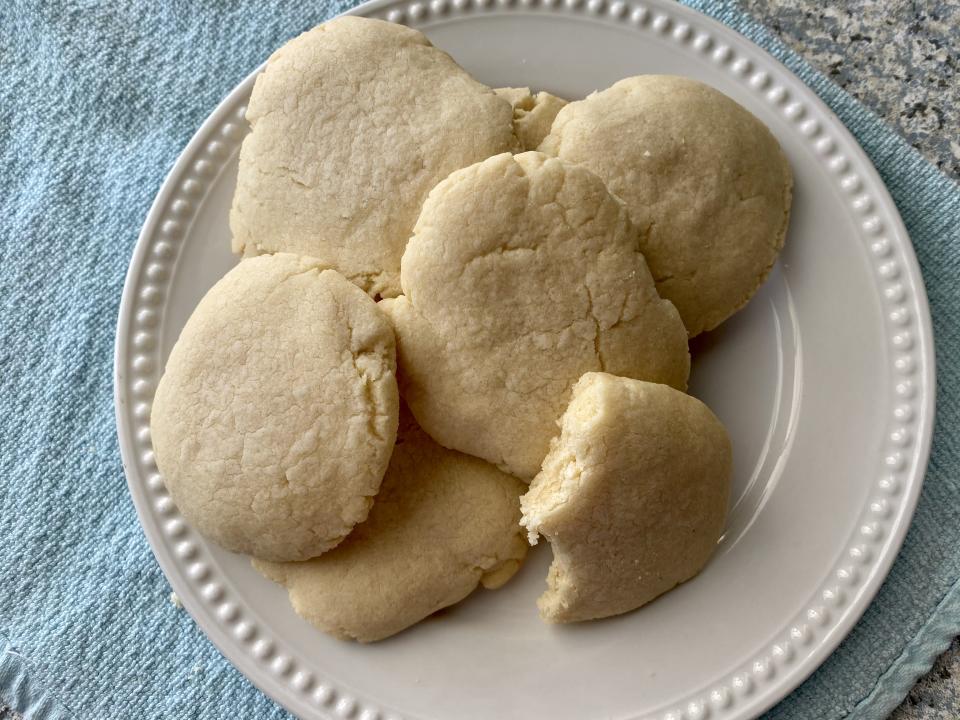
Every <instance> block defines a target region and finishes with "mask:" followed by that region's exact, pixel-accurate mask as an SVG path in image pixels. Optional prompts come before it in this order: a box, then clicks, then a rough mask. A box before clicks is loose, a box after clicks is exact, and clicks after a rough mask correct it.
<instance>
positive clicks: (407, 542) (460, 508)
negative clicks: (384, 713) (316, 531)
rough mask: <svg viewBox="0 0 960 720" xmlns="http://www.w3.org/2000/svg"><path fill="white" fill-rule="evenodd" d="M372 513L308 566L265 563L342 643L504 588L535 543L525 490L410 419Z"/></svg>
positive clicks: (382, 633) (370, 637)
mask: <svg viewBox="0 0 960 720" xmlns="http://www.w3.org/2000/svg"><path fill="white" fill-rule="evenodd" d="M402 425H403V427H401V430H400V433H399V435H398V438H397V445H396V448H395V449H394V451H393V457H392V458H391V459H390V467H389V469H388V470H387V474H386V477H385V478H384V480H383V485H382V487H381V490H380V494H379V495H377V499H376V502H375V503H374V506H373V509H372V510H371V511H370V517H369V518H367V521H366V522H364V523H362V524H361V525H358V526H357V527H356V528H355V529H354V531H353V532H352V533H351V534H350V536H349V537H348V538H347V539H346V540H344V541H343V543H341V544H340V545H339V546H338V547H337V548H335V549H334V550H331V551H330V552H328V553H326V554H324V555H323V556H321V557H319V558H316V559H314V560H309V561H307V562H303V563H269V562H262V561H255V562H254V566H255V567H256V568H257V569H258V570H260V572H262V573H263V574H264V575H266V576H267V577H268V578H270V579H271V580H274V581H275V582H278V583H280V584H282V585H285V586H286V587H287V589H288V591H289V593H290V600H291V602H292V603H293V607H294V609H295V610H296V612H297V613H298V614H300V615H301V616H303V617H304V618H305V619H306V620H308V621H309V622H310V623H312V624H313V625H315V626H316V627H318V628H319V629H320V630H322V631H324V632H326V633H329V634H331V635H334V636H336V637H339V638H342V639H351V640H359V641H361V642H373V641H375V640H381V639H383V638H385V637H388V636H390V635H393V634H395V633H398V632H400V631H401V630H403V629H405V628H407V627H410V626H411V625H413V624H415V623H417V622H419V621H420V620H423V619H424V618H425V617H427V616H428V615H430V614H432V613H434V612H436V611H437V610H439V609H441V608H444V607H447V606H448V605H452V604H454V603H456V602H459V601H460V600H462V599H463V598H465V597H466V596H467V595H469V594H470V593H471V592H473V590H474V589H475V588H476V587H477V585H478V584H480V585H483V586H484V587H487V588H497V587H500V586H501V585H503V584H504V583H505V582H506V581H507V580H509V579H510V577H512V576H513V574H514V573H515V572H516V571H517V569H518V568H519V567H520V563H521V562H522V561H523V558H524V556H525V555H526V552H527V543H526V540H524V537H523V529H522V528H521V527H520V525H519V524H518V521H519V519H520V503H519V496H520V493H521V492H522V491H523V489H525V486H524V485H522V484H521V483H520V482H518V481H517V480H516V479H515V478H512V477H510V476H509V475H506V474H504V473H502V472H500V471H499V470H497V469H496V468H495V467H493V466H491V465H489V464H487V463H485V462H483V461H482V460H478V459H477V458H472V457H469V456H467V455H464V454H462V453H458V452H454V451H452V450H446V449H444V448H442V447H440V446H439V445H437V444H436V443H435V442H433V441H432V440H431V439H430V438H429V437H427V435H426V433H424V432H423V431H422V430H420V429H419V428H418V427H417V426H416V424H415V423H413V422H402Z"/></svg>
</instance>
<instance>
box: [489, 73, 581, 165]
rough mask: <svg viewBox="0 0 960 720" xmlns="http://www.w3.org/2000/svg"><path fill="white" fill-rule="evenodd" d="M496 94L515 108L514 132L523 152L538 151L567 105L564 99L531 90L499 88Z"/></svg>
mask: <svg viewBox="0 0 960 720" xmlns="http://www.w3.org/2000/svg"><path fill="white" fill-rule="evenodd" d="M494 92H495V93H496V94H497V95H499V96H500V97H502V98H503V99H504V100H506V101H508V102H509V103H510V105H512V106H513V131H514V133H516V135H517V139H518V140H519V141H520V147H521V149H522V150H536V149H537V146H538V145H540V143H541V142H543V139H544V138H545V137H546V136H547V135H548V134H549V132H550V126H551V125H553V119H554V118H555V117H556V116H557V113H558V112H560V109H561V108H562V107H563V106H564V105H566V104H567V101H566V100H564V99H563V98H559V97H557V96H556V95H551V94H550V93H548V92H544V91H540V92H538V93H537V94H536V95H534V94H532V93H531V92H530V88H497V89H496V90H494Z"/></svg>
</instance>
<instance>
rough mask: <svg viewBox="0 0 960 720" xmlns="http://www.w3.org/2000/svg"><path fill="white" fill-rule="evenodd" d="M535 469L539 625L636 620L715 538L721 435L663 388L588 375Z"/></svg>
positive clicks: (528, 522)
mask: <svg viewBox="0 0 960 720" xmlns="http://www.w3.org/2000/svg"><path fill="white" fill-rule="evenodd" d="M560 427H561V433H560V436H559V437H557V438H554V440H553V441H552V443H551V447H550V453H549V454H548V455H547V457H546V459H545V460H544V461H543V469H542V470H541V472H540V473H539V474H538V475H537V477H536V478H534V480H533V482H532V483H531V485H530V489H529V491H528V492H527V493H526V494H525V495H524V496H523V497H522V498H521V499H520V506H521V508H522V510H523V519H522V520H521V523H522V524H523V525H524V526H525V527H526V528H527V529H528V530H529V532H530V539H531V542H533V543H536V542H537V535H538V534H542V535H544V536H545V537H546V538H547V539H548V540H549V541H550V546H551V548H552V549H553V555H554V560H553V564H552V565H551V566H550V570H549V573H548V576H547V586H548V589H547V591H546V592H545V593H544V594H543V595H542V596H541V597H540V599H539V600H538V601H537V605H538V606H539V608H540V616H541V617H542V618H543V619H544V620H546V621H547V622H556V623H566V622H576V621H580V620H592V619H595V618H602V617H608V616H611V615H618V614H620V613H624V612H628V611H630V610H634V609H635V608H638V607H640V606H641V605H644V604H646V603H648V602H650V601H651V600H653V599H654V598H656V597H657V596H659V595H661V594H663V593H665V592H667V591H668V590H670V589H671V588H673V587H674V586H676V585H678V584H679V583H682V582H684V581H686V580H689V579H690V578H691V577H693V576H694V575H696V574H697V573H698V572H700V570H701V569H702V568H703V566H704V565H705V564H706V562H707V560H708V559H709V558H710V555H711V554H712V553H713V550H714V548H715V547H716V544H717V540H718V539H719V538H720V534H721V532H722V531H723V526H724V522H725V518H726V514H727V503H728V499H729V495H730V476H731V464H732V456H731V448H730V440H729V438H728V437H727V431H726V430H725V429H724V427H723V425H722V424H721V423H720V421H719V420H718V419H717V418H716V416H715V415H714V414H713V413H712V412H710V409H709V408H707V406H706V405H704V404H703V403H702V402H700V401H699V400H697V399H696V398H694V397H691V396H689V395H687V394H685V393H682V392H679V391H677V390H674V389H673V388H670V387H667V386H666V385H658V384H655V383H648V382H642V381H639V380H630V379H628V378H621V377H614V376H612V375H609V374H607V373H588V374H586V375H584V376H583V378H582V379H581V380H580V381H579V382H578V383H577V385H576V387H575V388H574V390H573V398H572V400H571V401H570V405H569V407H568V408H567V410H566V412H565V413H564V414H563V418H562V420H561V424H560Z"/></svg>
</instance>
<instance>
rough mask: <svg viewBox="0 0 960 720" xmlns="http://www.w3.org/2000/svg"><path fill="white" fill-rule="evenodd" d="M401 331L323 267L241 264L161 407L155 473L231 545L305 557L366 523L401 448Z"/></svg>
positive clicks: (178, 357)
mask: <svg viewBox="0 0 960 720" xmlns="http://www.w3.org/2000/svg"><path fill="white" fill-rule="evenodd" d="M395 366H396V360H395V350H394V339H393V332H392V329H391V327H390V323H389V322H388V320H387V318H386V317H384V315H383V314H382V313H381V312H380V310H379V309H378V308H377V306H376V304H375V303H374V302H373V300H371V299H370V298H369V297H368V296H367V295H365V294H364V293H363V291H361V290H360V289H359V288H357V287H356V286H355V285H353V284H351V283H350V282H348V281H347V280H346V279H345V278H344V277H343V276H341V275H340V274H339V273H337V272H335V271H333V270H324V269H323V268H322V266H321V265H320V264H319V263H318V262H317V261H314V260H307V259H304V258H300V257H297V256H294V255H289V254H277V255H267V256H263V257H258V258H250V259H247V260H243V261H241V262H240V264H239V265H237V266H236V267H235V268H233V269H232V270H231V271H230V272H228V273H227V274H226V275H225V276H224V277H223V278H222V279H221V280H220V281H219V282H218V283H217V284H216V285H214V286H213V287H212V288H211V289H210V291H209V292H208V293H207V294H206V295H205V296H204V298H203V299H202V300H201V301H200V303H199V304H198V305H197V307H196V309H195V310H194V311H193V315H191V316H190V319H189V320H188V321H187V324H186V325H185V326H184V328H183V332H181V333H180V338H179V340H177V343H176V345H175V346H174V348H173V351H172V352H171V353H170V358H169V359H168V360H167V366H166V370H165V372H164V374H163V377H162V378H161V380H160V384H159V386H158V387H157V392H156V396H155V398H154V401H153V410H152V413H151V419H150V426H151V436H152V438H153V448H154V452H155V454H156V460H157V466H158V468H159V469H160V472H161V474H162V475H163V479H164V482H165V483H166V485H167V488H168V489H169V490H170V494H171V496H172V497H173V500H174V502H176V504H177V507H178V508H179V509H180V512H181V513H183V515H184V517H186V519H187V520H188V521H189V522H190V523H191V524H192V525H193V526H194V527H195V528H196V529H197V530H198V531H200V532H201V533H202V534H203V535H205V536H207V537H208V538H210V539H211V540H213V541H214V542H216V543H218V544H220V545H222V546H223V547H225V548H227V549H228V550H233V551H235V552H243V553H249V554H251V555H255V556H257V557H261V558H265V559H269V560H306V559H307V558H311V557H314V556H316V555H319V554H320V553H322V552H324V551H326V550H329V549H330V548H332V547H333V546H335V545H336V544H337V543H339V542H340V541H341V540H342V539H343V538H344V537H345V536H346V535H347V533H349V532H350V530H351V529H352V528H353V526H354V525H355V524H356V523H358V522H360V521H362V520H363V519H364V518H366V516H367V512H368V510H369V508H370V505H371V503H372V502H373V500H372V498H373V496H374V495H376V493H377V489H378V488H379V487H380V481H381V479H382V478H383V473H384V471H385V470H386V467H387V463H388V462H389V459H390V452H391V450H392V449H393V441H394V438H395V436H396V430H397V413H398V404H399V399H398V396H397V383H396V377H395Z"/></svg>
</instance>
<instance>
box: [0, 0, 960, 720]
mask: <svg viewBox="0 0 960 720" xmlns="http://www.w3.org/2000/svg"><path fill="white" fill-rule="evenodd" d="M691 4H692V5H694V6H695V7H697V8H698V9H700V10H702V11H704V12H706V13H708V14H711V15H713V16H714V17H717V18H718V19H720V20H721V21H722V22H724V23H726V24H728V25H730V26H731V27H733V28H735V29H737V30H739V31H740V32H742V33H744V34H746V35H748V36H749V37H751V38H752V39H753V40H755V41H757V42H758V43H759V44H760V45H762V46H763V47H765V48H766V49H768V50H769V51H771V52H772V53H773V54H774V55H775V56H777V57H778V58H779V59H780V60H782V61H783V62H785V63H786V64H787V65H788V66H789V67H790V68H791V70H793V71H794V72H795V73H797V74H798V75H799V76H800V77H801V78H802V79H803V80H804V81H805V82H806V83H807V84H809V85H810V86H811V87H812V88H813V89H814V90H815V91H816V92H817V93H818V94H819V95H820V96H821V97H822V98H823V99H824V100H825V101H826V102H827V103H828V104H829V105H830V106H831V107H832V108H833V110H834V111H835V112H836V113H837V114H838V115H839V116H840V118H841V119H842V120H843V122H844V123H845V124H846V125H847V126H848V127H849V128H850V129H851V130H852V131H853V132H854V134H855V135H856V136H857V138H858V139H859V141H860V143H861V144H862V145H863V147H864V148H865V149H866V151H867V152H868V154H869V155H870V156H871V157H872V158H873V161H874V163H875V164H876V166H877V167H878V169H879V170H880V172H881V174H882V175H883V178H884V180H885V182H886V183H887V185H888V187H889V188H890V190H891V192H892V193H893V196H894V198H895V200H896V202H897V204H898V206H899V208H900V211H901V213H902V215H903V218H904V220H905V222H906V224H907V226H908V228H909V230H910V233H911V236H912V238H913V241H914V244H915V246H916V249H917V254H918V256H919V258H920V262H921V265H922V268H923V272H924V277H925V280H926V283H927V288H928V291H929V295H930V301H931V305H932V308H933V316H934V325H935V331H936V337H937V342H938V348H937V353H938V354H937V359H938V372H939V395H938V420H937V426H936V437H935V440H934V446H933V458H932V460H931V464H930V469H929V472H928V477H927V480H926V484H925V486H924V491H923V495H922V497H921V500H920V505H919V508H918V510H917V515H916V519H915V521H914V524H913V527H912V529H911V531H910V534H909V536H908V538H907V541H906V544H905V546H904V549H903V551H902V553H901V555H900V558H899V560H898V561H897V563H896V564H895V566H894V568H893V571H892V572H891V574H890V577H889V579H888V580H887V582H886V584H885V585H884V587H883V589H882V590H881V592H880V594H879V596H878V597H877V599H876V601H875V602H874V603H873V605H872V606H871V607H870V609H869V610H868V612H867V614H866V615H865V616H864V618H863V620H862V621H861V622H860V623H859V625H857V627H856V628H855V630H854V631H853V632H852V633H851V635H850V636H849V638H848V639H847V640H846V641H845V642H844V643H843V645H842V646H841V647H840V648H839V649H838V650H837V652H836V653H834V655H833V656H832V657H831V658H830V659H829V660H828V661H827V663H825V664H824V665H823V667H822V668H821V669H820V670H818V671H817V672H816V673H815V674H814V675H813V676H812V677H811V678H810V679H809V680H808V681H807V682H806V683H804V684H803V685H802V686H801V687H800V688H799V689H798V690H797V691H796V692H795V693H794V694H793V695H791V696H790V697H789V698H788V699H787V700H785V701H784V702H783V703H781V704H780V705H779V706H777V707H776V708H775V709H774V710H773V711H771V713H770V717H771V718H777V719H778V720H779V719H781V718H782V719H784V720H792V719H793V718H804V719H806V718H841V717H848V716H853V717H858V718H880V717H884V716H885V714H886V713H887V712H889V710H890V709H892V707H894V706H895V705H896V703H897V702H899V700H900V699H902V697H903V696H904V695H905V694H906V692H907V691H908V689H909V688H910V686H911V685H912V683H913V681H914V680H915V678H916V677H917V676H918V675H919V674H921V673H922V672H923V671H924V670H926V669H927V668H929V666H930V664H931V662H932V660H933V658H934V657H935V656H936V655H937V654H938V653H939V652H941V651H942V650H943V649H944V648H945V647H946V645H947V642H948V641H949V639H950V637H951V635H953V634H956V633H957V632H958V631H960V619H958V616H960V589H958V584H957V578H958V576H960V483H958V468H960V446H958V443H960V438H958V435H957V433H956V432H951V429H952V428H953V429H955V428H957V427H960V417H958V412H960V402H958V393H960V375H958V362H960V333H958V329H957V326H956V322H955V318H957V317H960V295H958V285H957V282H956V280H957V278H958V277H960V235H958V227H960V222H958V221H960V191H958V188H957V187H956V186H955V185H954V184H952V183H951V182H950V181H949V180H947V179H946V178H944V177H943V176H942V175H940V174H939V173H938V172H937V171H936V170H935V169H934V168H933V167H932V166H930V165H929V164H928V163H926V162H925V161H924V160H923V159H922V158H921V157H920V156H919V155H917V154H916V152H914V151H913V150H912V149H911V148H910V147H909V146H908V145H907V144H906V143H905V142H904V141H903V140H902V139H901V138H900V137H898V136H897V135H896V134H895V133H894V132H893V131H892V130H890V129H889V128H888V127H886V126H885V125H884V124H883V123H882V122H880V121H879V120H878V119H877V118H876V117H875V116H873V115H872V114H870V113H869V112H868V111H866V110H865V109H864V108H863V107H862V106H860V105H859V104H858V103H857V102H855V101H854V100H853V99H852V98H850V97H849V96H848V95H847V94H845V93H844V92H843V91H841V90H840V89H839V88H837V87H836V86H834V85H833V84H831V83H830V82H829V81H828V80H826V79H825V78H824V77H823V76H821V75H820V74H818V73H817V72H816V71H814V70H813V69H811V68H810V67H809V66H807V65H806V64H805V63H804V62H803V61H802V60H800V59H799V58H798V57H797V56H796V55H794V54H793V53H791V52H790V51H789V50H787V49H785V48H784V47H783V46H781V45H779V44H778V43H777V42H776V40H775V39H773V38H772V37H770V36H768V35H767V34H766V33H765V32H764V30H763V28H761V27H759V26H757V25H755V24H754V23H752V22H751V21H750V19H749V17H748V16H746V15H745V14H744V13H743V12H742V11H740V10H738V9H737V8H736V6H734V5H730V4H726V3H720V2H696V1H694V2H691ZM348 6H349V4H348V3H346V2H329V0H318V1H317V2H314V3H290V2H281V1H280V0H276V1H274V2H268V1H266V0H257V1H254V0H238V1H229V0H221V1H219V2H214V1H213V0H211V1H210V2H203V3H193V2H187V1H186V0H182V1H180V2H171V3H155V2H144V1H142V0H123V1H120V2H114V3H109V4H107V3H97V2H91V1H87V0H59V1H56V2H53V1H51V2H26V1H24V2H20V1H19V0H14V2H12V3H11V2H6V3H0V167H2V169H3V172H2V174H0V217H2V218H3V220H2V222H0V303H2V307H3V315H2V320H0V717H8V716H9V717H14V718H16V717H17V716H18V715H19V716H23V717H25V718H43V719H44V720H47V719H52V720H60V719H61V718H117V719H126V718H132V719H137V720H139V719H141V718H171V717H176V718H179V719H183V720H186V719H190V718H196V719H198V720H215V719H220V718H223V719H224V720H226V719H227V718H236V717H250V718H263V719H273V718H288V717H289V715H288V714H287V713H285V712H284V711H283V710H282V709H280V708H279V707H277V706H276V705H275V704H274V703H273V702H272V701H270V700H269V699H267V698H266V697H265V696H264V695H263V694H261V693H260V692H259V691H258V690H256V689H255V688H254V687H253V686H252V685H251V684H250V683H249V682H247V681H246V680H245V679H244V678H243V676H242V675H240V673H239V672H237V671H236V670H234V669H233V667H232V666H231V665H230V664H229V663H228V662H226V661H225V660H224V659H223V658H222V657H221V656H220V654H219V653H218V652H217V651H216V650H215V649H214V647H213V646H212V645H211V644H210V643H209V642H208V641H207V640H206V638H205V637H204V636H203V634H202V633H201V632H200V630H199V629H198V628H197V627H196V625H195V624H194V623H193V621H192V620H191V619H190V618H189V616H187V615H186V613H184V612H183V611H182V610H178V609H177V608H176V607H174V606H173V605H172V604H171V603H170V602H169V593H170V590H169V587H168V585H167V583H166V581H165V579H164V577H163V575H162V573H161V572H160V569H159V567H158V566H157V564H156V562H155V560H154V558H153V555H152V553H151V551H150V548H149V547H148V545H147V543H146V540H145V538H144V536H143V533H142V532H141V530H140V527H139V525H138V523H137V517H136V513H135V512H134V508H133V505H132V503H131V501H130V497H129V495H128V493H127V490H126V485H125V480H124V476H123V468H122V466H121V463H120V457H119V451H118V447H117V440H116V428H115V423H114V415H113V395H112V349H113V334H114V327H115V323H116V317H117V312H118V303H119V298H120V292H121V288H122V283H123V278H124V272H125V269H126V266H127V263H128V262H129V259H130V255H131V252H132V248H133V244H134V242H135V240H136V237H137V234H138V231H139V228H140V226H141V224H142V223H143V220H144V218H145V216H146V213H147V209H148V207H149V205H150V202H151V200H152V199H153V197H154V195H155V194H156V192H157V190H158V188H159V187H160V184H161V182H162V180H163V177H164V175H165V174H166V172H167V171H168V170H169V168H170V167H171V166H172V164H173V162H174V160H175V159H176V157H177V154H178V153H179V152H180V150H181V149H182V148H183V147H184V145H185V144H186V142H187V140H188V139H189V137H190V135H191V134H192V133H193V132H194V131H195V130H196V129H197V128H198V127H199V125H200V124H201V122H202V121H203V119H204V118H205V117H206V116H207V115H208V114H209V113H210V111H211V110H212V109H213V108H214V106H215V105H216V104H217V102H218V101H219V100H220V99H221V98H222V97H223V96H225V95H226V94H227V93H228V92H229V91H230V89H231V88H233V87H234V86H235V85H236V84H237V83H238V82H239V81H240V80H241V79H242V78H243V77H244V76H245V75H246V74H247V73H248V72H249V71H250V70H251V69H252V68H254V67H256V65H257V64H258V63H260V62H262V61H263V60H264V59H265V58H266V57H267V55H269V53H270V52H271V51H272V50H273V49H274V48H276V47H278V46H279V45H280V44H282V43H283V42H284V41H285V40H286V39H288V38H290V37H291V36H293V35H295V34H297V33H299V32H301V31H303V30H306V29H307V28H309V27H311V26H313V25H315V24H316V23H318V22H320V21H322V20H324V19H326V18H328V17H331V16H332V15H335V14H336V13H338V12H341V11H343V10H344V9H346V8H347V7H348Z"/></svg>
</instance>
